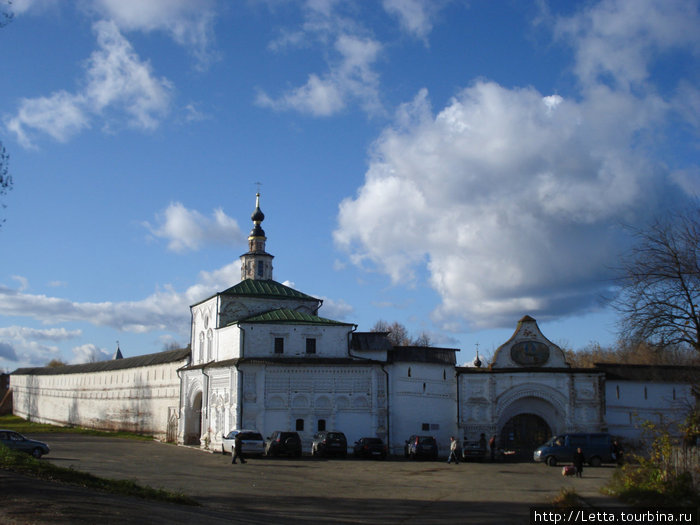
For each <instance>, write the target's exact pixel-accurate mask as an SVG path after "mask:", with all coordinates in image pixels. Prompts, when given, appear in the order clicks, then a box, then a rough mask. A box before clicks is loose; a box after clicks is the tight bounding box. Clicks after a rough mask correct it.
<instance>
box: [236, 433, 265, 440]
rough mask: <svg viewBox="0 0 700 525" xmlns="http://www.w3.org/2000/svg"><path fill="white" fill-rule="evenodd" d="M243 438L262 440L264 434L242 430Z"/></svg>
mask: <svg viewBox="0 0 700 525" xmlns="http://www.w3.org/2000/svg"><path fill="white" fill-rule="evenodd" d="M241 439H247V440H250V441H262V435H261V434H258V433H256V432H241Z"/></svg>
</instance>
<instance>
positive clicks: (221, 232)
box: [145, 202, 244, 253]
mask: <svg viewBox="0 0 700 525" xmlns="http://www.w3.org/2000/svg"><path fill="white" fill-rule="evenodd" d="M156 218H157V222H158V225H157V226H151V225H150V224H149V223H145V226H146V227H147V228H148V229H149V230H150V232H151V233H152V234H153V235H155V236H156V237H160V238H163V239H167V240H168V249H170V250H172V251H174V252H179V253H181V252H185V251H188V250H192V251H196V250H198V249H200V248H201V247H202V245H203V244H206V243H217V244H224V245H229V244H237V243H239V242H242V241H243V240H244V238H243V235H242V234H241V230H240V228H239V227H238V223H237V222H236V220H235V219H232V218H231V217H229V216H228V215H226V214H225V213H224V211H223V210H222V209H221V208H218V209H216V210H214V213H213V216H212V218H211V219H209V218H207V217H205V216H204V215H202V214H201V213H199V212H198V211H196V210H189V209H187V208H185V207H184V206H183V205H182V204H181V203H179V202H173V203H171V204H170V205H169V206H168V207H167V208H166V209H165V211H163V212H162V213H160V214H159V215H158V216H157V217H156Z"/></svg>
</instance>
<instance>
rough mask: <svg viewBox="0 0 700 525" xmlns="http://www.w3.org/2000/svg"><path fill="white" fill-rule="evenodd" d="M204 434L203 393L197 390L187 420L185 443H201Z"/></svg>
mask: <svg viewBox="0 0 700 525" xmlns="http://www.w3.org/2000/svg"><path fill="white" fill-rule="evenodd" d="M201 435H202V393H201V392H197V395H196V396H195V398H194V401H193V403H192V407H191V409H190V417H189V419H188V421H187V429H186V432H185V445H195V446H196V445H199V438H200V436H201Z"/></svg>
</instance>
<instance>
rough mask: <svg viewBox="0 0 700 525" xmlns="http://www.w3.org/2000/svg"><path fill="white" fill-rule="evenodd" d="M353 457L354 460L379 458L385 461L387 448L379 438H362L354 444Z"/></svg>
mask: <svg viewBox="0 0 700 525" xmlns="http://www.w3.org/2000/svg"><path fill="white" fill-rule="evenodd" d="M352 451H353V455H354V456H355V457H356V458H380V459H386V455H387V448H386V445H385V444H384V443H383V442H382V440H381V439H380V438H377V437H363V438H360V440H359V441H356V442H355V446H354V447H353V450H352Z"/></svg>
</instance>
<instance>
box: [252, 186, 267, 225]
mask: <svg viewBox="0 0 700 525" xmlns="http://www.w3.org/2000/svg"><path fill="white" fill-rule="evenodd" d="M250 219H251V220H252V221H253V222H254V223H256V225H258V224H257V223H260V222H262V221H264V220H265V214H264V213H263V212H262V210H261V209H260V193H256V194H255V211H254V212H253V214H252V215H251V216H250Z"/></svg>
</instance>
